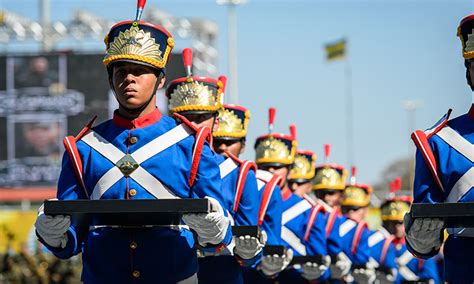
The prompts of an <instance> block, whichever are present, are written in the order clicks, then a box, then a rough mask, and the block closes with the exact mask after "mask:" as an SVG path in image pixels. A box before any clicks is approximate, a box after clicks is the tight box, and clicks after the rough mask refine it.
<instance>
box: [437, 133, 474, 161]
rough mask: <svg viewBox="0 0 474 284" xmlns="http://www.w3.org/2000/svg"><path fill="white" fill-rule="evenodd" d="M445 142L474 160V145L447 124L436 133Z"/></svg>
mask: <svg viewBox="0 0 474 284" xmlns="http://www.w3.org/2000/svg"><path fill="white" fill-rule="evenodd" d="M436 135H438V136H439V137H440V138H441V139H443V140H444V142H446V143H448V145H449V146H451V147H452V148H454V149H455V150H456V151H458V152H459V153H461V154H462V155H463V156H464V157H466V158H468V159H469V160H470V161H471V162H474V145H472V143H471V142H469V141H467V140H466V139H465V138H464V137H462V136H461V135H460V134H459V133H457V132H456V131H454V130H453V129H452V128H451V127H449V126H445V127H443V129H441V130H440V131H439V132H438V133H436Z"/></svg>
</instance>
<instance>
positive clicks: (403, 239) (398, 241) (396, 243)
mask: <svg viewBox="0 0 474 284" xmlns="http://www.w3.org/2000/svg"><path fill="white" fill-rule="evenodd" d="M392 243H393V244H394V245H399V244H400V245H404V244H405V238H400V239H398V238H393V241H392Z"/></svg>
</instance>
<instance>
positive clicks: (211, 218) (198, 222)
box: [183, 196, 230, 246]
mask: <svg viewBox="0 0 474 284" xmlns="http://www.w3.org/2000/svg"><path fill="white" fill-rule="evenodd" d="M206 198H207V199H209V201H210V203H211V208H212V212H211V213H200V214H184V215H183V221H184V222H185V223H186V225H188V226H189V228H191V229H192V230H194V231H195V232H196V233H197V235H198V242H199V244H200V245H201V246H206V245H207V244H213V245H217V244H219V243H220V242H222V240H223V239H224V238H225V235H226V233H227V228H228V227H229V224H230V221H229V219H228V218H227V217H226V216H225V215H224V210H223V209H222V207H221V205H220V204H219V202H218V201H217V200H215V199H214V198H212V197H209V196H206Z"/></svg>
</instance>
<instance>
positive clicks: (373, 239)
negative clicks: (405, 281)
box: [368, 228, 397, 273]
mask: <svg viewBox="0 0 474 284" xmlns="http://www.w3.org/2000/svg"><path fill="white" fill-rule="evenodd" d="M392 238H393V236H391V235H390V234H389V233H388V232H387V231H386V230H385V229H384V228H380V229H379V230H376V231H370V235H369V240H368V242H369V249H370V258H371V259H373V261H375V262H376V263H377V265H378V267H383V268H386V269H390V270H395V271H394V272H395V273H396V270H397V262H396V253H395V247H394V245H393V244H392Z"/></svg>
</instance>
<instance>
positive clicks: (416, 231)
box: [404, 213, 444, 254]
mask: <svg viewBox="0 0 474 284" xmlns="http://www.w3.org/2000/svg"><path fill="white" fill-rule="evenodd" d="M404 225H405V231H406V239H407V241H408V243H409V244H410V246H411V247H412V248H413V249H414V250H415V251H416V252H418V253H420V254H427V253H430V252H432V251H433V250H436V251H437V250H439V248H440V247H441V244H442V234H441V231H442V230H443V228H444V220H443V219H439V218H416V219H413V218H412V217H411V215H410V213H406V214H405V217H404Z"/></svg>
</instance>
